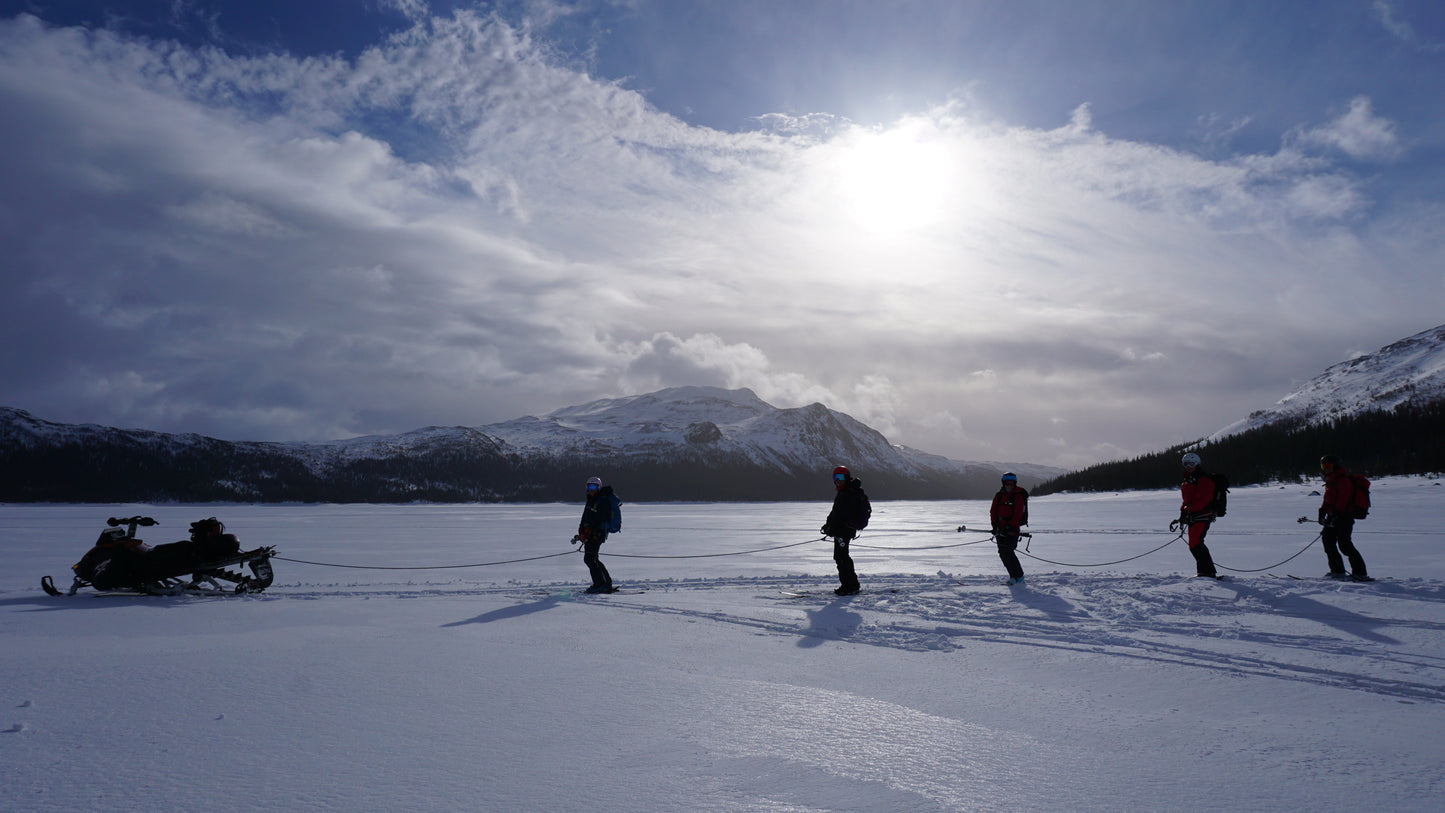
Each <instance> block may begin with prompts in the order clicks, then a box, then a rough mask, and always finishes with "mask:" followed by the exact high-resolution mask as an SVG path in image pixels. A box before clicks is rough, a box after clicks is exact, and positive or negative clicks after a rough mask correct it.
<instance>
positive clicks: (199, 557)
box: [40, 517, 276, 596]
mask: <svg viewBox="0 0 1445 813" xmlns="http://www.w3.org/2000/svg"><path fill="white" fill-rule="evenodd" d="M106 524H107V525H108V526H109V527H107V528H106V529H105V530H104V531H102V532H101V534H100V539H99V540H97V541H96V544H95V546H94V547H92V548H91V549H90V550H89V551H88V552H87V553H86V554H85V556H84V557H83V558H82V559H81V560H80V561H79V562H77V563H75V564H74V565H72V566H71V570H72V571H74V573H75V581H74V582H73V583H72V584H71V586H70V590H69V592H62V591H61V590H60V589H59V588H57V587H56V586H55V582H54V581H53V580H52V579H51V578H50V577H49V576H44V577H42V578H41V579H40V586H41V588H42V589H44V590H45V592H47V593H49V594H50V595H52V596H60V595H71V596H73V595H75V594H76V593H77V592H79V591H80V589H81V588H84V587H89V588H92V589H94V590H96V591H99V592H105V593H112V592H115V593H131V594H144V595H179V594H183V593H192V594H196V593H201V594H236V593H259V592H261V591H262V590H265V589H266V588H267V587H270V586H271V581H272V579H273V578H274V577H275V574H274V572H273V571H272V569H271V556H272V555H273V554H274V553H275V552H276V549H275V548H274V547H263V548H256V549H255V550H250V551H242V550H241V549H240V542H239V541H237V539H236V537H235V536H233V535H231V534H227V533H225V526H224V525H222V524H221V523H220V521H218V520H217V519H216V518H215V517H210V518H207V519H203V520H200V521H199V522H193V523H191V538H190V539H189V540H184V541H181V542H174V543H170V544H166V545H157V546H155V547H151V546H150V545H147V544H145V542H143V541H142V540H140V539H137V538H136V535H135V532H136V528H137V527H151V526H154V525H158V524H159V523H157V522H156V521H155V520H154V519H151V518H150V517H122V518H116V517H111V518H110V519H109V520H107V521H106ZM122 525H124V526H127V527H126V529H125V530H122V529H121V528H120V527H119V526H122ZM230 568H236V570H231V569H230ZM242 568H245V569H249V570H250V571H251V572H250V574H249V575H247V574H246V572H245V570H243V569H242ZM222 582H228V583H229V584H227V585H224V586H223V585H222ZM232 585H234V586H232Z"/></svg>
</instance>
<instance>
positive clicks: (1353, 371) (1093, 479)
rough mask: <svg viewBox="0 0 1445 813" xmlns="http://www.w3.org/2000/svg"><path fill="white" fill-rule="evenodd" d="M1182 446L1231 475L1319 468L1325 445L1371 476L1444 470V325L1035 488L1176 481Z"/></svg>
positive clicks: (1277, 475)
mask: <svg viewBox="0 0 1445 813" xmlns="http://www.w3.org/2000/svg"><path fill="white" fill-rule="evenodd" d="M1189 450H1193V451H1197V452H1199V454H1200V455H1201V456H1202V457H1203V458H1204V465H1205V468H1207V469H1209V470H1211V471H1220V472H1224V473H1226V474H1228V475H1229V477H1230V481H1231V482H1232V483H1235V484H1238V485H1247V484H1251V483H1263V482H1270V481H1273V480H1294V479H1300V478H1315V477H1318V476H1319V467H1318V461H1319V458H1320V456H1321V455H1324V454H1337V455H1339V456H1340V457H1341V458H1342V459H1343V461H1344V463H1345V465H1346V466H1347V467H1349V468H1350V469H1352V470H1354V471H1358V472H1360V473H1362V474H1366V475H1368V476H1375V477H1378V476H1383V475H1388V474H1431V473H1435V472H1441V471H1445V326H1441V327H1437V328H1434V329H1433V330H1428V331H1425V332H1424V333H1419V334H1416V335H1414V336H1411V337H1409V338H1407V339H1402V340H1401V341H1398V342H1395V343H1394V344H1391V345H1389V346H1387V347H1383V348H1381V349H1380V350H1378V351H1376V352H1374V353H1370V354H1368V355H1365V356H1361V357H1360V358H1357V359H1354V360H1352V361H1349V362H1345V363H1343V364H1337V365H1334V366H1332V367H1330V368H1329V369H1327V370H1325V371H1324V372H1323V373H1321V374H1320V375H1318V376H1316V377H1315V378H1313V379H1311V380H1310V381H1309V382H1307V383H1306V384H1305V385H1304V386H1302V387H1300V388H1299V389H1298V390H1296V391H1295V392H1293V393H1290V394H1289V395H1287V396H1285V397H1284V398H1282V399H1280V400H1279V401H1278V402H1277V403H1276V404H1275V405H1274V406H1273V407H1271V408H1269V409H1265V410H1260V411H1258V412H1255V413H1253V414H1251V415H1250V416H1249V417H1248V418H1245V419H1242V420H1240V421H1236V422H1234V423H1232V424H1230V425H1229V426H1227V427H1225V428H1223V429H1221V430H1219V431H1217V432H1215V433H1213V434H1212V435H1209V436H1208V437H1206V438H1204V439H1202V440H1200V441H1197V442H1195V443H1189V444H1182V445H1179V446H1175V447H1173V448H1170V449H1166V450H1163V451H1160V452H1155V453H1152V454H1148V455H1143V456H1140V457H1137V458H1134V459H1131V460H1122V461H1114V462H1109V463H1101V464H1099V465H1096V466H1090V467H1088V468H1086V469H1082V470H1079V471H1074V472H1069V473H1068V474H1065V475H1062V476H1060V477H1057V478H1055V479H1053V480H1049V481H1048V482H1046V483H1043V484H1041V485H1040V486H1039V487H1038V488H1036V489H1035V493H1037V494H1050V493H1055V492H1059V491H1117V490H1124V489H1138V488H1164V487H1168V486H1172V485H1176V484H1177V483H1178V482H1179V471H1180V467H1179V458H1180V456H1181V455H1182V454H1183V453H1184V452H1185V451H1189Z"/></svg>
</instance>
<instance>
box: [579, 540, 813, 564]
mask: <svg viewBox="0 0 1445 813" xmlns="http://www.w3.org/2000/svg"><path fill="white" fill-rule="evenodd" d="M826 538H827V537H822V538H820V539H809V540H806V541H804V542H793V543H790V544H787V545H774V546H773V547H771V548H756V549H754V550H735V551H728V552H726V553H689V554H677V555H672V556H664V555H662V554H646V553H609V554H607V555H608V556H612V557H617V558H620V559H711V558H714V557H717V556H743V555H745V554H749V553H763V552H765V551H770V550H782V549H784V548H796V547H798V546H799V545H811V544H813V543H814V542H821V541H822V540H823V539H826Z"/></svg>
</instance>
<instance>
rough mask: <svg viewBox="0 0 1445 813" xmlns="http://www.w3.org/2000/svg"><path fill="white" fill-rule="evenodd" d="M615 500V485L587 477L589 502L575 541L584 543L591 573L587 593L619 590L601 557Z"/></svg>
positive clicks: (585, 555)
mask: <svg viewBox="0 0 1445 813" xmlns="http://www.w3.org/2000/svg"><path fill="white" fill-rule="evenodd" d="M613 499H614V498H613V494H612V486H604V485H602V478H601V477H589V478H587V505H586V506H584V507H583V508H582V520H581V521H580V522H578V523H577V535H576V536H574V537H572V541H573V542H581V543H582V561H583V563H585V564H586V565H587V569H588V570H589V571H590V572H591V573H592V586H591V587H588V588H587V590H586V592H588V593H613V592H616V588H614V587H613V586H612V575H611V574H610V573H608V572H607V568H606V567H605V566H603V564H602V559H601V558H599V556H598V554H599V553H600V552H601V550H602V543H603V542H606V541H607V529H608V528H610V527H611V526H612V512H613V511H614V510H615V506H614V505H613Z"/></svg>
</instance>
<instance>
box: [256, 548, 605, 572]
mask: <svg viewBox="0 0 1445 813" xmlns="http://www.w3.org/2000/svg"><path fill="white" fill-rule="evenodd" d="M576 552H577V551H576V550H568V551H563V552H561V553H549V554H547V555H546V556H528V557H527V558H525V559H507V560H506V561H502V562H478V563H476V564H471V565H422V566H416V567H398V566H394V565H338V564H336V563H334V562H308V561H306V560H305V559H288V558H286V557H285V556H272V557H271V558H272V559H280V560H281V561H283V562H295V563H297V564H301V565H316V566H317V567H345V568H350V569H352V570H456V569H458V568H464V567H492V566H493V565H514V564H517V563H518V562H535V561H537V560H538V559H553V558H556V557H558V556H571V555H572V554H574V553H576Z"/></svg>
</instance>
